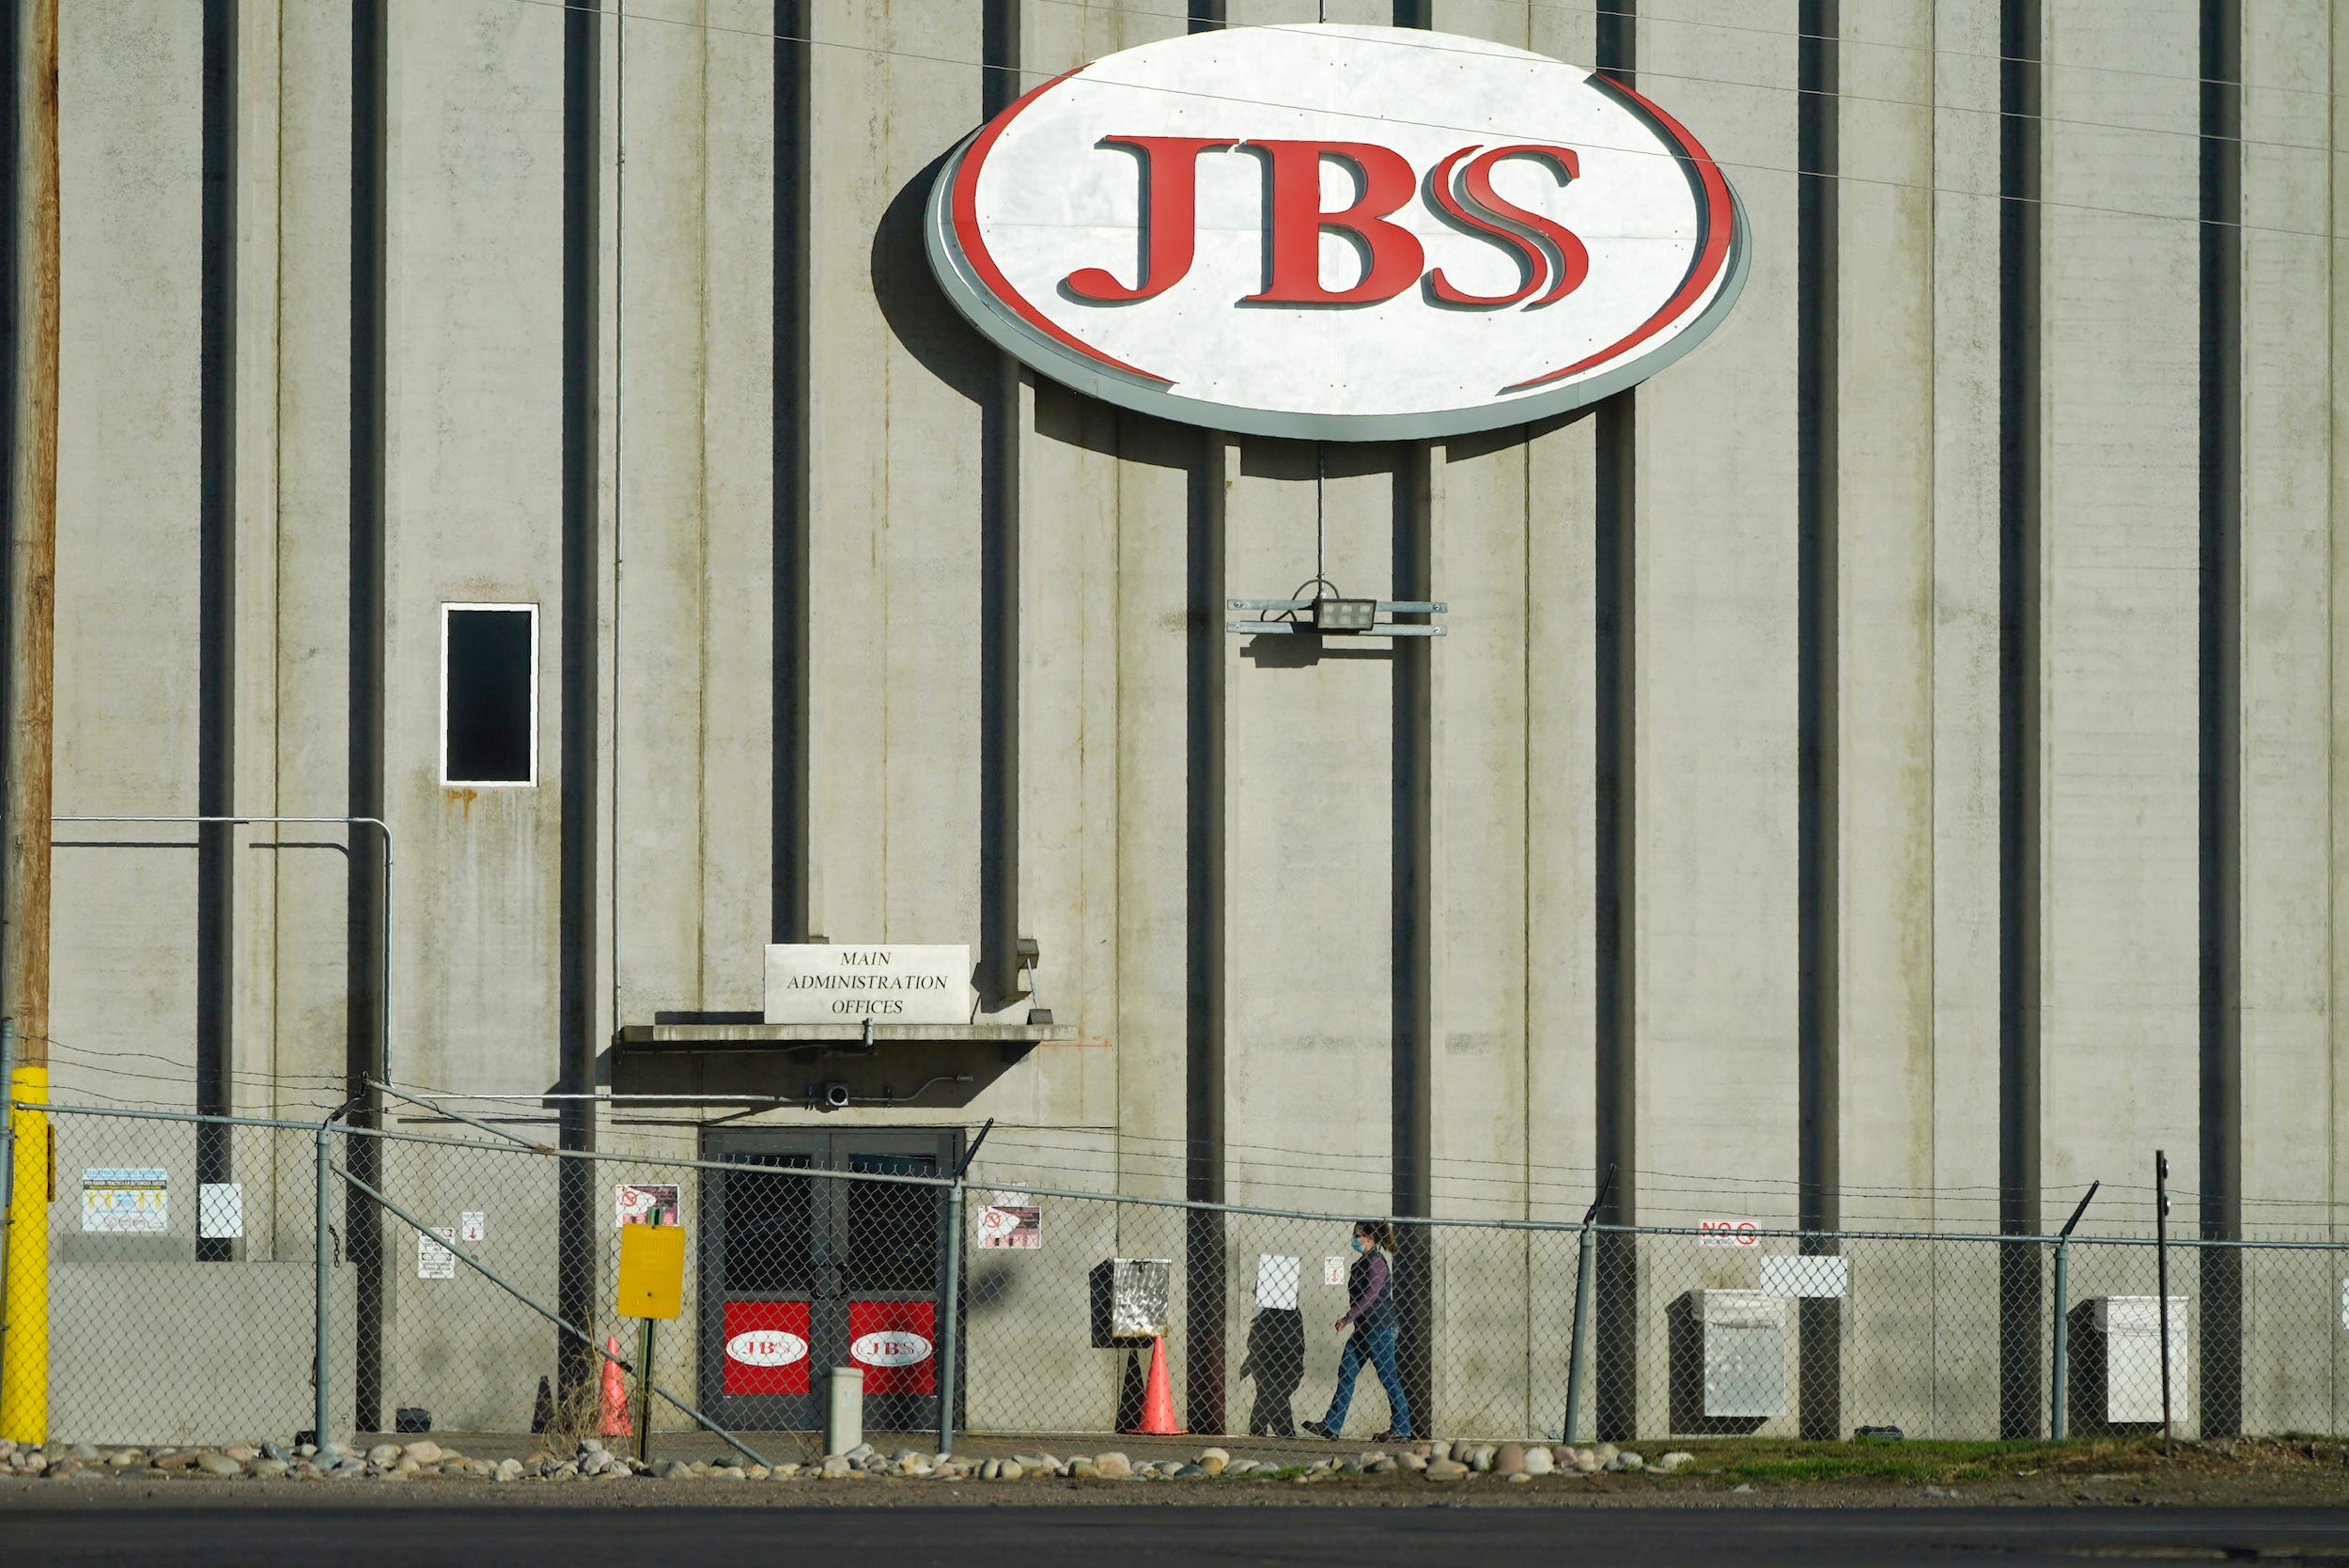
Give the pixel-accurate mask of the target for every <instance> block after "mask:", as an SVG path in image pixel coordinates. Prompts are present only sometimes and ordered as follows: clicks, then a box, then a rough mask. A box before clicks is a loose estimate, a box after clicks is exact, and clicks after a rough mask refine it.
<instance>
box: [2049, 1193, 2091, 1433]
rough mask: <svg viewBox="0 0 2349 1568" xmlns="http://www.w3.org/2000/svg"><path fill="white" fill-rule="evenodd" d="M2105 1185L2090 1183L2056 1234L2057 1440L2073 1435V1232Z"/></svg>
mask: <svg viewBox="0 0 2349 1568" xmlns="http://www.w3.org/2000/svg"><path fill="white" fill-rule="evenodd" d="M2104 1185H2105V1184H2104V1183H2103V1182H2101V1181H2094V1182H2090V1183H2089V1184H2088V1190H2087V1191H2086V1192H2083V1193H2081V1194H2080V1201H2079V1203H2078V1204H2077V1205H2076V1206H2075V1207H2074V1208H2073V1210H2072V1218H2071V1219H2066V1220H2065V1221H2064V1222H2063V1229H2062V1230H2061V1231H2059V1232H2057V1233H2056V1250H2055V1323H2054V1324H2053V1326H2052V1331H2051V1332H2050V1333H2049V1334H2048V1336H2047V1338H2048V1339H2049V1341H2050V1342H2052V1343H2053V1344H2054V1346H2055V1365H2054V1366H2053V1367H2051V1368H2049V1369H2048V1377H2047V1389H2048V1394H2047V1436H2049V1437H2052V1438H2053V1439H2054V1440H2055V1441H2057V1442H2059V1443H2060V1442H2061V1441H2063V1440H2064V1439H2065V1438H2066V1437H2068V1436H2071V1435H2072V1406H2071V1380H2072V1354H2071V1352H2072V1325H2071V1311H2072V1232H2073V1230H2074V1229H2075V1228H2076V1227H2077V1225H2078V1224H2079V1222H2080V1216H2081V1215H2083V1214H2086V1213H2087V1212H2088V1205H2089V1203H2090V1201H2091V1200H2092V1199H2093V1198H2094V1197H2095V1196H2096V1189H2097V1188H2100V1187H2102V1186H2104Z"/></svg>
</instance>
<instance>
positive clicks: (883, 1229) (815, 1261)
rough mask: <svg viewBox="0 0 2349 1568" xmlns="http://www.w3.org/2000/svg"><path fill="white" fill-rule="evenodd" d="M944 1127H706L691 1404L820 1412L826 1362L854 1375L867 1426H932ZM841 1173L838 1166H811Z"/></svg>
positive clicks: (794, 1418)
mask: <svg viewBox="0 0 2349 1568" xmlns="http://www.w3.org/2000/svg"><path fill="white" fill-rule="evenodd" d="M962 1141H963V1137H962V1131H961V1129H960V1128H957V1127H908V1128H888V1127H877V1128H860V1129H856V1130H844V1131H838V1132H833V1131H828V1130H823V1129H813V1128H808V1129H802V1128H790V1129H780V1128H741V1129H732V1128H729V1129H726V1130H723V1131H711V1132H708V1133H706V1134H704V1136H703V1144H702V1148H703V1157H705V1158H707V1159H710V1160H715V1161H721V1162H723V1163H726V1164H729V1165H735V1166H739V1167H741V1169H740V1170H739V1171H724V1172H718V1171H705V1172H702V1203H701V1214H702V1216H703V1221H702V1232H701V1251H700V1265H699V1266H700V1270H701V1289H700V1308H699V1314H698V1315H699V1318H700V1323H699V1333H700V1337H701V1345H702V1354H701V1356H700V1358H699V1362H700V1367H701V1376H700V1389H699V1392H700V1397H701V1403H702V1408H704V1409H705V1410H708V1412H709V1413H710V1415H711V1416H712V1417H713V1418H714V1419H716V1420H717V1421H720V1422H721V1423H723V1424H724V1425H726V1426H729V1427H731V1428H733V1429H735V1430H738V1431H742V1430H755V1431H811V1430H814V1429H816V1428H817V1427H819V1426H821V1425H822V1421H823V1411H822V1401H823V1396H824V1376H825V1374H826V1371H827V1369H829V1368H832V1367H856V1368H859V1369H861V1370H862V1371H863V1374H864V1421H865V1425H866V1426H867V1427H868V1428H870V1429H872V1430H874V1431H919V1430H927V1429H934V1428H935V1427H936V1426H937V1424H938V1415H939V1411H938V1344H937V1339H938V1327H937V1326H938V1323H939V1318H940V1311H939V1308H940V1291H941V1284H942V1283H943V1281H944V1277H945V1269H946V1223H947V1220H946V1211H947V1205H946V1195H945V1189H944V1188H937V1187H925V1186H917V1185H914V1184H911V1183H907V1182H897V1181H887V1180H871V1181H859V1180H856V1179H854V1178H855V1177H856V1176H860V1175H863V1176H877V1177H889V1176H945V1175H949V1174H951V1173H952V1172H953V1171H954V1168H955V1163H956V1161H957V1158H958V1157H960V1154H961V1150H962ZM813 1172H845V1173H847V1174H846V1175H844V1176H840V1177H832V1176H819V1175H816V1174H814V1173H813Z"/></svg>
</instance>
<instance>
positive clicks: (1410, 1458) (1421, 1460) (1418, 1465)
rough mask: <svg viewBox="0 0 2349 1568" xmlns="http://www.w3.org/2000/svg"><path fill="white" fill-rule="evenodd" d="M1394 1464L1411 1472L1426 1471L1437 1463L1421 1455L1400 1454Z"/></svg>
mask: <svg viewBox="0 0 2349 1568" xmlns="http://www.w3.org/2000/svg"><path fill="white" fill-rule="evenodd" d="M1394 1462H1395V1463H1396V1464H1397V1465H1399V1466H1401V1467H1403V1468H1404V1469H1406V1470H1411V1471H1420V1470H1424V1469H1426V1468H1427V1467H1428V1466H1430V1465H1432V1464H1434V1463H1435V1461H1434V1460H1432V1459H1429V1458H1428V1457H1427V1456H1426V1455H1424V1454H1420V1453H1404V1454H1398V1455H1396V1457H1395V1461H1394Z"/></svg>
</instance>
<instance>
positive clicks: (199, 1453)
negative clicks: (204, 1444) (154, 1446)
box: [155, 1449, 204, 1472]
mask: <svg viewBox="0 0 2349 1568" xmlns="http://www.w3.org/2000/svg"><path fill="white" fill-rule="evenodd" d="M203 1457H204V1451H203V1450H201V1449H179V1450H177V1451H175V1452H170V1453H159V1454H157V1455H156V1456H155V1467H156V1468H157V1469H159V1470H170V1471H175V1472H177V1471H180V1470H193V1469H194V1468H195V1462H196V1461H197V1460H199V1459H201V1458H203Z"/></svg>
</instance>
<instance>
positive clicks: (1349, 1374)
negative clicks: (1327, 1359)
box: [1321, 1327, 1411, 1437]
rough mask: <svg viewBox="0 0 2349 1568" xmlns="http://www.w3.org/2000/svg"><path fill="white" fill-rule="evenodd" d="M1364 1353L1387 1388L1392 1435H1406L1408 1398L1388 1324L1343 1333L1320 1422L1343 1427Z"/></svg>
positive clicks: (1338, 1429) (1340, 1429)
mask: <svg viewBox="0 0 2349 1568" xmlns="http://www.w3.org/2000/svg"><path fill="white" fill-rule="evenodd" d="M1364 1355H1368V1356H1369V1358H1370V1364H1371V1365H1372V1366H1373V1367H1375V1368H1377V1372H1378V1382H1379V1384H1380V1386H1381V1387H1383V1388H1384V1389H1386V1390H1387V1408H1388V1412H1389V1416H1390V1424H1391V1426H1392V1430H1393V1432H1394V1435H1395V1436H1398V1437H1408V1436H1410V1435H1411V1402H1410V1401H1409V1400H1408V1398H1406V1397H1405V1396H1404V1393H1403V1374H1401V1373H1400V1372H1397V1371H1396V1370H1395V1365H1394V1330H1393V1329H1392V1327H1388V1328H1374V1329H1372V1330H1371V1331H1370V1332H1368V1333H1364V1332H1362V1331H1361V1329H1359V1328H1357V1329H1356V1330H1354V1332H1353V1333H1352V1334H1350V1335H1348V1336H1347V1337H1346V1353H1345V1354H1344V1355H1342V1356H1340V1357H1339V1358H1338V1388H1337V1391H1336V1392H1335V1393H1333V1394H1331V1395H1330V1413H1329V1414H1328V1415H1326V1416H1324V1417H1322V1418H1321V1424H1322V1425H1324V1426H1326V1427H1328V1428H1329V1429H1330V1431H1332V1432H1343V1431H1345V1430H1346V1407H1347V1406H1348V1405H1352V1404H1353V1403H1354V1379H1355V1378H1357V1377H1359V1376H1360V1375H1361V1371H1362V1358H1363V1356H1364Z"/></svg>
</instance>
